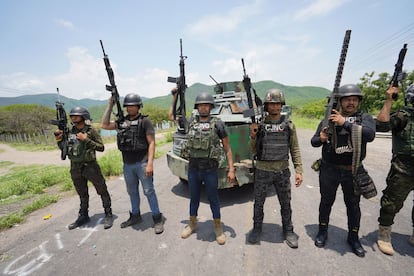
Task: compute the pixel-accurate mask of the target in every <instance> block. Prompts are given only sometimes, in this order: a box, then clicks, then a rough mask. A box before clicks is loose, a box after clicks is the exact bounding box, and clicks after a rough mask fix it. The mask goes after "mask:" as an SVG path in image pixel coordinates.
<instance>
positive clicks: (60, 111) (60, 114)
mask: <svg viewBox="0 0 414 276" xmlns="http://www.w3.org/2000/svg"><path fill="white" fill-rule="evenodd" d="M56 90H57V93H58V100H57V101H56V120H50V121H49V123H50V124H52V125H55V126H57V127H58V129H59V130H61V131H62V140H61V141H60V142H59V148H60V150H61V154H60V158H61V159H62V160H65V159H66V156H67V154H68V138H69V128H68V118H67V116H66V111H65V108H64V107H63V105H64V103H63V102H61V101H60V95H59V88H56Z"/></svg>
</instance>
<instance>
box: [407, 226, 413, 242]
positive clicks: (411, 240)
mask: <svg viewBox="0 0 414 276" xmlns="http://www.w3.org/2000/svg"><path fill="white" fill-rule="evenodd" d="M408 241H409V242H410V244H411V245H412V246H414V227H413V234H412V235H411V237H410V239H409V240H408Z"/></svg>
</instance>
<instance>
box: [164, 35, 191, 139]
mask: <svg viewBox="0 0 414 276" xmlns="http://www.w3.org/2000/svg"><path fill="white" fill-rule="evenodd" d="M185 59H187V56H183V42H182V39H181V38H180V63H179V66H180V76H179V77H176V78H175V77H168V79H167V81H168V82H172V83H175V84H176V85H177V96H176V97H175V99H174V102H173V116H174V118H177V117H178V123H179V127H180V128H182V129H184V132H185V133H187V132H188V122H187V118H186V107H185V90H186V89H187V84H186V82H185V63H184V60H185Z"/></svg>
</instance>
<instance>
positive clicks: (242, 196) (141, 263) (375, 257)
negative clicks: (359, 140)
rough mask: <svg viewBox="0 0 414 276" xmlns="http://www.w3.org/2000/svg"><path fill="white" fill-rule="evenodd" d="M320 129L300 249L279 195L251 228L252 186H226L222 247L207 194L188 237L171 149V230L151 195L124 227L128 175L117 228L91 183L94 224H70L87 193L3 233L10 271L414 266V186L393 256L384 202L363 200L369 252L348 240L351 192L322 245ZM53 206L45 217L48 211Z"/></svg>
mask: <svg viewBox="0 0 414 276" xmlns="http://www.w3.org/2000/svg"><path fill="white" fill-rule="evenodd" d="M312 134H313V133H312V131H307V130H301V131H300V132H299V137H300V143H301V147H302V148H301V150H302V155H303V162H304V166H305V173H304V178H305V179H304V184H303V185H302V187H300V188H293V193H292V206H293V221H294V225H295V231H296V232H297V233H298V234H299V236H300V240H299V248H298V249H291V248H289V247H288V246H287V245H286V244H285V243H284V242H283V238H282V236H281V230H282V229H281V219H280V214H279V204H278V201H277V198H276V197H275V196H274V195H272V196H271V197H269V198H268V199H267V201H266V204H265V219H264V229H263V230H264V234H263V235H262V239H261V242H260V244H259V245H249V244H248V243H247V242H246V235H247V233H248V232H249V230H250V229H251V226H252V211H253V202H252V187H251V186H244V187H241V188H237V189H231V190H225V191H221V192H220V196H221V202H222V217H223V222H224V230H225V231H226V234H227V237H228V240H227V243H226V244H225V245H223V246H219V245H218V244H217V243H216V242H215V240H214V234H213V222H212V219H211V212H210V209H209V206H208V204H207V201H206V199H205V198H203V202H202V204H201V206H200V210H199V219H200V223H199V230H198V232H197V233H196V234H194V235H192V236H191V237H190V238H188V239H187V240H182V239H181V238H180V233H181V230H182V229H183V227H184V225H185V223H186V222H187V219H188V201H189V200H188V196H187V195H188V189H187V187H186V186H184V185H182V184H180V183H179V181H178V179H177V178H176V177H174V176H173V175H171V173H170V172H169V170H168V168H167V163H166V158H165V157H161V158H159V159H157V160H156V162H155V184H156V189H157V193H158V198H159V201H160V207H161V210H162V212H163V213H164V214H165V216H166V217H167V221H166V225H165V232H164V233H163V234H161V235H155V234H154V232H153V229H152V227H151V226H152V223H151V214H150V212H149V208H148V203H147V201H146V199H145V198H143V199H142V203H141V212H142V214H143V222H142V223H141V224H140V225H138V226H137V227H134V228H131V227H130V228H126V229H121V228H120V227H119V225H120V223H121V222H122V221H123V220H125V219H126V218H127V217H128V210H129V199H128V197H127V195H126V191H125V185H124V182H123V179H122V178H116V179H113V180H110V181H108V187H109V190H110V193H111V195H112V200H113V210H114V214H115V216H116V219H115V224H114V227H113V228H111V229H108V230H104V229H103V225H102V218H103V210H102V208H101V203H100V200H99V198H98V197H97V196H96V193H95V191H94V190H93V188H91V189H90V190H91V204H90V205H91V207H90V215H91V216H92V221H91V222H90V223H89V224H88V226H87V227H85V228H81V229H75V230H72V231H69V230H67V228H66V226H67V225H68V224H69V223H71V222H72V221H73V220H74V218H75V216H76V213H77V209H78V204H79V203H78V198H77V197H76V196H74V197H69V198H64V199H62V200H61V201H60V202H59V203H57V204H54V205H52V206H49V207H47V208H45V209H43V210H39V211H37V212H35V213H33V215H31V216H30V217H29V219H28V221H27V222H26V223H24V224H22V225H20V226H18V227H15V228H13V229H10V230H8V231H4V232H1V233H0V254H1V255H0V273H2V274H3V275H76V274H78V275H122V274H123V275H215V274H217V275H354V274H357V275H390V274H393V275H412V271H413V270H414V262H413V257H414V247H412V246H410V245H409V244H408V243H407V240H408V238H409V236H410V234H411V232H412V225H411V207H412V204H413V202H412V194H410V196H409V197H410V198H409V199H407V201H406V205H405V206H404V208H403V209H402V210H401V212H400V213H399V214H398V216H397V217H396V222H395V225H394V229H393V230H394V232H393V236H392V237H393V244H394V249H395V251H396V254H395V255H394V256H392V257H390V256H386V255H384V254H382V253H381V252H379V251H378V248H377V246H376V245H375V240H376V235H377V217H378V212H379V203H378V202H377V203H373V202H370V201H368V200H365V199H363V200H362V203H361V208H362V212H363V215H362V224H361V237H362V239H361V241H362V244H363V246H364V248H365V249H366V257H365V258H358V257H357V256H355V255H354V254H353V253H352V252H351V251H350V249H349V247H348V245H347V244H346V235H347V232H346V228H347V224H346V211H345V208H344V203H343V197H342V192H341V191H340V189H339V190H338V194H337V200H336V203H335V205H334V208H333V212H332V215H331V227H330V229H329V240H328V244H327V246H326V248H324V249H319V248H316V247H315V246H314V245H313V238H314V236H315V234H316V232H317V216H318V212H317V210H318V204H319V187H318V181H317V174H316V173H315V172H313V171H312V170H311V169H310V165H311V163H312V161H313V160H315V159H316V158H318V157H319V156H320V149H314V148H312V147H311V146H310V142H309V141H310V137H311V135H312ZM390 142H391V141H390V139H388V138H379V139H376V140H375V142H374V143H372V144H370V145H369V148H368V156H367V159H366V162H365V166H366V168H367V170H368V171H369V173H370V174H371V175H372V177H373V178H374V181H375V182H376V184H377V189H378V191H379V193H380V194H381V190H382V189H383V188H384V186H385V181H384V179H385V176H386V173H387V171H388V167H389V160H390ZM49 213H50V214H52V218H51V219H49V220H43V219H42V217H43V216H44V215H45V214H49Z"/></svg>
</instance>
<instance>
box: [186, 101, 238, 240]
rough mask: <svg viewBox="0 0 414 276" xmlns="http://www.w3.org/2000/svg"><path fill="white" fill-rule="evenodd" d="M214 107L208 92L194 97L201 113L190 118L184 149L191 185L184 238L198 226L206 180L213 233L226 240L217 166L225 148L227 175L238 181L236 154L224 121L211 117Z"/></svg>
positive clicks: (229, 178)
mask: <svg viewBox="0 0 414 276" xmlns="http://www.w3.org/2000/svg"><path fill="white" fill-rule="evenodd" d="M213 107H214V98H213V96H212V95H210V94H208V93H200V94H198V95H197V97H196V99H195V104H194V109H197V111H198V115H196V116H195V118H194V120H192V121H191V123H190V126H189V131H188V133H187V138H188V139H187V141H188V142H187V144H186V146H185V147H184V148H183V149H182V150H183V151H184V152H186V153H185V154H184V155H186V157H188V159H189V162H188V186H189V188H190V211H189V213H190V222H189V224H188V225H186V226H185V228H184V230H183V231H182V233H181V238H183V239H186V238H188V237H190V235H191V234H192V233H194V232H195V231H196V229H197V215H198V208H199V206H200V194H201V187H202V184H203V183H204V186H205V189H206V192H207V197H208V200H209V202H210V209H211V212H212V213H213V220H214V233H215V235H216V241H217V243H218V244H220V245H223V244H225V242H226V235H225V234H224V232H223V226H222V223H221V213H220V199H219V195H218V190H217V189H218V166H219V158H220V155H221V152H222V150H224V152H225V153H226V158H227V163H228V167H229V171H228V173H227V179H228V181H229V182H231V183H232V182H234V181H235V171H234V166H233V155H232V151H231V147H230V142H229V137H228V136H227V135H228V134H227V131H226V129H225V127H224V123H223V121H221V120H220V119H218V118H214V117H211V115H210V111H211V110H212V109H213Z"/></svg>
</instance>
